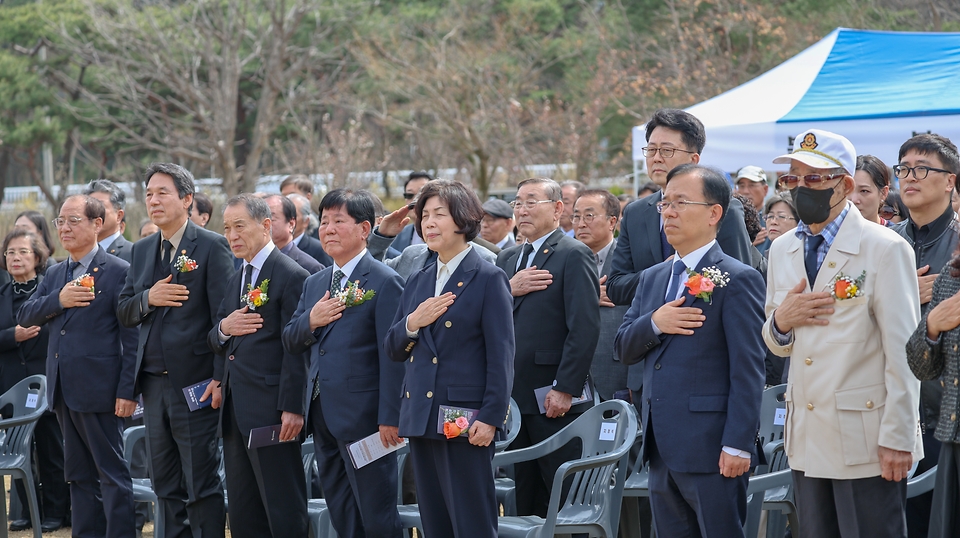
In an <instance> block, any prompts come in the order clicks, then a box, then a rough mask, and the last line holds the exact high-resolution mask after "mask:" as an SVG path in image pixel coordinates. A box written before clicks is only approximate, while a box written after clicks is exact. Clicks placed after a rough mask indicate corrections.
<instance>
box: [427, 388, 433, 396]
mask: <svg viewBox="0 0 960 538" xmlns="http://www.w3.org/2000/svg"><path fill="white" fill-rule="evenodd" d="M427 398H433V391H430V390H428V391H427Z"/></svg>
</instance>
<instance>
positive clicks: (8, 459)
mask: <svg viewBox="0 0 960 538" xmlns="http://www.w3.org/2000/svg"><path fill="white" fill-rule="evenodd" d="M30 395H35V396H36V403H33V402H31V403H32V404H33V405H32V406H31V407H27V398H28V397H30ZM31 400H32V398H31ZM46 410H47V378H46V376H42V375H32V376H29V377H26V378H24V379H22V380H20V382H19V383H17V384H16V385H14V386H13V387H11V388H10V390H8V391H7V392H5V393H3V395H2V396H0V411H3V414H4V416H6V417H8V418H4V419H0V475H9V476H10V477H11V478H12V479H14V480H22V481H23V485H24V486H25V487H26V490H27V505H28V506H29V508H30V522H31V523H32V524H33V536H34V538H41V531H40V507H39V506H38V505H37V490H36V487H35V486H34V483H33V471H32V468H31V466H30V451H31V447H32V445H33V430H34V428H35V427H36V425H37V420H38V419H39V418H40V415H42V414H43V413H44V411H46ZM6 497H7V495H6V489H5V488H2V487H0V503H2V506H3V508H2V510H3V514H4V518H3V521H0V524H2V529H3V531H4V533H6V530H7V521H6V519H7V518H6V506H7V498H6Z"/></svg>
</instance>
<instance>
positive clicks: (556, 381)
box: [497, 178, 600, 517]
mask: <svg viewBox="0 0 960 538" xmlns="http://www.w3.org/2000/svg"><path fill="white" fill-rule="evenodd" d="M518 187H519V190H518V192H517V200H516V202H514V211H515V214H516V218H517V226H518V228H519V229H520V233H522V234H523V237H524V238H526V241H525V242H524V244H523V245H517V246H514V247H511V248H508V249H506V250H504V251H502V252H500V254H499V256H497V265H498V266H499V267H500V268H501V269H503V270H504V272H505V273H506V274H507V276H508V277H510V288H511V293H512V294H513V296H514V306H513V323H514V331H515V333H516V334H517V351H516V359H515V361H514V368H515V371H516V375H515V378H514V384H513V399H514V400H515V401H516V402H517V405H518V406H519V408H520V413H521V414H522V420H523V428H522V429H521V430H520V435H519V437H517V440H516V441H514V444H513V445H512V446H513V447H515V448H523V447H526V446H531V445H534V444H536V443H538V442H540V441H542V440H544V439H546V438H547V437H550V436H551V435H553V434H554V433H556V432H557V431H559V430H560V429H561V428H563V427H564V426H566V425H567V424H569V423H571V422H573V420H574V419H575V418H577V416H579V414H580V412H582V411H579V410H578V408H573V409H571V401H572V399H573V398H574V397H579V396H580V395H581V394H582V393H583V387H584V383H585V381H586V378H587V374H588V372H589V371H590V362H591V360H592V358H593V354H594V352H595V351H596V348H597V340H598V338H599V334H600V312H599V311H598V308H597V301H598V298H599V294H600V284H599V280H598V278H597V263H596V258H595V257H594V255H593V253H592V252H591V251H590V249H589V248H587V247H586V246H585V245H584V244H583V243H581V242H579V241H577V240H576V239H573V238H571V237H568V236H567V235H565V234H564V232H563V230H561V229H560V228H559V223H560V215H561V213H562V212H563V202H562V201H561V192H560V186H559V185H557V182H555V181H553V180H552V179H546V178H532V179H526V180H524V181H521V182H520V184H519V186H518ZM551 386H552V388H550V389H548V392H547V393H546V397H545V399H544V401H543V407H544V409H545V413H542V414H541V413H540V408H539V405H538V403H537V397H536V395H535V394H534V390H536V389H541V388H544V387H551ZM586 405H587V404H582V405H581V407H580V408H579V409H583V406H586ZM579 451H580V447H579V446H578V443H571V444H568V445H567V446H566V447H564V448H563V449H560V450H558V451H556V452H554V453H552V454H550V455H549V456H546V457H544V458H541V459H540V460H539V461H537V462H529V463H524V464H520V465H517V466H516V481H517V510H518V511H519V513H520V514H522V515H529V514H536V515H539V516H541V517H543V516H545V514H546V510H547V503H548V501H549V495H550V488H551V487H552V486H553V476H554V473H555V472H556V470H557V468H558V467H559V466H560V465H561V464H562V463H563V462H565V461H569V460H572V459H576V458H578V457H580V456H579V455H580V452H579Z"/></svg>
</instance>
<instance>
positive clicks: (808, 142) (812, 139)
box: [800, 133, 820, 149]
mask: <svg viewBox="0 0 960 538" xmlns="http://www.w3.org/2000/svg"><path fill="white" fill-rule="evenodd" d="M819 145H820V144H817V135H815V134H813V133H807V134H805V135H804V136H803V142H801V143H800V147H801V148H802V149H816V147H817V146H819Z"/></svg>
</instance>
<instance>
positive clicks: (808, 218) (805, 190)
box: [790, 186, 846, 225]
mask: <svg viewBox="0 0 960 538" xmlns="http://www.w3.org/2000/svg"><path fill="white" fill-rule="evenodd" d="M834 189H836V187H833V188H832V189H811V188H810V187H801V186H798V187H794V188H793V189H791V190H790V194H791V195H792V196H793V202H794V203H795V204H796V205H797V215H798V216H799V217H800V221H801V222H803V223H804V224H807V225H810V224H822V223H824V222H826V221H827V219H829V218H830V210H832V209H833V208H834V207H836V205H839V204H842V203H845V202H846V199H843V200H840V201H839V202H838V203H837V204H836V205H830V198H833V192H834Z"/></svg>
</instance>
